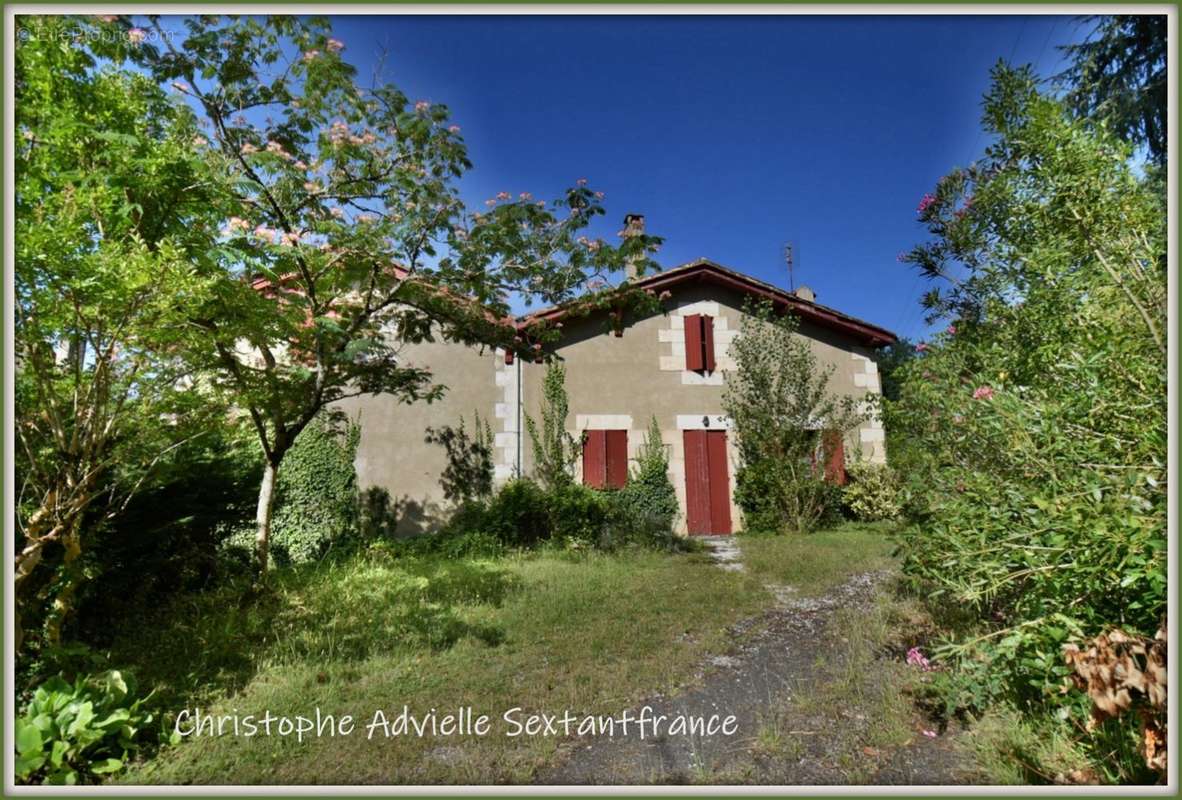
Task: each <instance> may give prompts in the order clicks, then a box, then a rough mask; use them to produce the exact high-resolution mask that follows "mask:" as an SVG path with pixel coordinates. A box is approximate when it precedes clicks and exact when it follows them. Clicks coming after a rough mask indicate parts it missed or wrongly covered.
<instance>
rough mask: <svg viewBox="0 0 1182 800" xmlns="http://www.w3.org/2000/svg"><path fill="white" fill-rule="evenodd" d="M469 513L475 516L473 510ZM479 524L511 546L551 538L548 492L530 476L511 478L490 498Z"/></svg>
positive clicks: (485, 531)
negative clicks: (528, 477) (527, 477)
mask: <svg viewBox="0 0 1182 800" xmlns="http://www.w3.org/2000/svg"><path fill="white" fill-rule="evenodd" d="M468 514H470V515H471V518H475V512H474V511H473V510H470V511H469V512H468ZM469 524H471V523H469ZM479 525H480V526H481V527H480V528H478V530H481V531H482V532H484V533H489V534H492V535H493V536H495V537H496V538H497V540H498V541H500V542H502V543H503V544H505V545H507V546H509V547H532V546H533V545H535V544H537V543H538V542H540V541H542V540H544V539H548V538H550V509H549V503H548V502H547V497H546V493H545V492H544V491H542V488H541V487H540V486H538V485H537V484H536V483H534V482H533V481H531V480H527V479H524V478H522V479H518V480H512V481H509V482H508V483H506V484H505V485H504V486H502V487H501V490H500V491H499V492H497V494H496V495H495V496H494V497H493V499H492V500H491V501H490V502H489V504H488V507H487V508H486V509H485V510H484V512H483V514H481V519H480V520H479Z"/></svg>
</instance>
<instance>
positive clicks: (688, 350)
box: [685, 314, 705, 372]
mask: <svg viewBox="0 0 1182 800" xmlns="http://www.w3.org/2000/svg"><path fill="white" fill-rule="evenodd" d="M703 355H704V352H703V348H702V316H701V315H700V314H690V315H689V316H687V317H686V318H685V368H686V369H688V370H690V371H691V372H698V371H700V370H702V369H703V368H704V367H705V361H704V359H703Z"/></svg>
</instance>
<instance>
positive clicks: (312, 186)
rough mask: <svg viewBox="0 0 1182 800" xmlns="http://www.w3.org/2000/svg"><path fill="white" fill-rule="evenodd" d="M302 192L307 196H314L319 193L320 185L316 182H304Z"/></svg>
mask: <svg viewBox="0 0 1182 800" xmlns="http://www.w3.org/2000/svg"><path fill="white" fill-rule="evenodd" d="M304 191H305V192H308V193H309V194H316V193H317V192H319V191H320V184H319V183H317V182H316V181H304Z"/></svg>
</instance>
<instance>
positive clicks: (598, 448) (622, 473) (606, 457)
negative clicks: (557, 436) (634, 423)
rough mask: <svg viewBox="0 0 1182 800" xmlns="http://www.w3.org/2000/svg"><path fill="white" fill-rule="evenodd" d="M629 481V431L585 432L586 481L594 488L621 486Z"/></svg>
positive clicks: (584, 472)
mask: <svg viewBox="0 0 1182 800" xmlns="http://www.w3.org/2000/svg"><path fill="white" fill-rule="evenodd" d="M627 482H628V431H604V430H596V431H585V432H584V434H583V483H584V484H585V485H587V486H590V487H591V488H592V489H622V488H624V484H625V483H627Z"/></svg>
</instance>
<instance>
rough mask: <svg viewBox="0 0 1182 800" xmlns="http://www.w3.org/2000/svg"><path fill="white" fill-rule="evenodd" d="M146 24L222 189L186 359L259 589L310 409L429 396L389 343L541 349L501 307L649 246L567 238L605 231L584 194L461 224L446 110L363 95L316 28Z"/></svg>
mask: <svg viewBox="0 0 1182 800" xmlns="http://www.w3.org/2000/svg"><path fill="white" fill-rule="evenodd" d="M117 24H121V25H126V24H127V23H126V21H122V20H121V21H119V22H118V23H117ZM149 25H150V27H151V29H152V30H153V31H154V32H155V33H156V37H155V38H158V39H159V40H160V41H161V43H162V47H160V48H157V47H155V46H154V45H149V44H148V43H145V44H144V45H143V47H142V48H141V49H140V51H139V53H140V59H141V62H142V63H143V64H144V66H145V67H146V68H147V69H149V70H151V72H152V74H153V75H154V76H155V77H156V78H157V79H158V81H160V82H161V83H169V84H171V85H172V87H173V88H174V89H175V91H176V92H177V93H178V94H179V96H181V97H183V98H185V99H186V100H187V101H188V102H189V103H190V104H191V105H192V107H193V108H194V109H195V111H196V112H197V114H198V115H199V116H200V117H201V119H202V122H203V123H204V125H205V126H206V127H207V129H208V133H207V138H208V140H209V142H208V147H203V148H202V151H203V154H204V157H205V158H206V159H207V160H208V162H209V164H210V166H211V169H212V171H213V172H214V173H215V174H219V175H223V176H225V177H224V180H223V181H222V182H221V185H220V189H221V194H220V196H219V198H218V204H217V210H218V212H219V214H220V215H221V217H222V219H223V220H224V227H223V229H222V233H221V236H220V238H219V239H218V240H217V242H216V243H213V242H211V245H210V246H211V250H212V252H214V253H215V254H216V257H217V259H216V262H217V263H216V266H215V269H213V270H212V271H211V272H210V274H209V276H208V277H209V280H210V282H211V286H210V290H209V292H208V293H207V295H206V299H205V302H204V303H203V304H201V306H200V307H198V308H194V309H193V313H192V319H193V322H194V325H196V326H197V327H198V328H199V329H200V330H201V331H202V333H203V338H202V339H201V340H200V341H196V340H195V342H194V345H195V346H194V348H193V350H192V351H191V353H190V356H189V357H190V358H192V359H193V360H194V361H195V362H196V363H198V364H200V365H201V366H202V367H204V368H205V369H207V370H209V371H210V373H211V374H213V375H215V376H216V379H215V382H216V385H217V386H218V387H219V388H221V389H224V390H225V391H226V392H227V393H228V394H229V396H230V397H231V398H232V399H233V402H234V403H235V404H236V405H237V406H239V407H241V408H243V409H245V410H246V412H247V413H248V414H249V417H250V420H251V423H252V425H253V427H254V429H255V432H256V434H257V436H258V438H259V443H260V445H261V447H262V450H263V453H264V461H265V464H264V468H263V475H262V481H261V485H260V489H259V501H258V509H257V513H256V555H257V560H258V568H259V571H260V575H261V576H264V577H265V575H266V570H267V565H268V548H269V541H270V526H271V516H272V505H273V497H274V487H275V481H276V475H277V473H278V471H279V469H280V466H281V465H282V463H283V459H284V457H285V455H286V454H287V453H288V451H289V450H290V448H291V446H292V443H293V442H294V441H295V439H296V437H297V436H298V435H299V433H300V431H302V430H303V429H304V428H305V427H306V426H307V425H308V424H309V423H310V422H311V421H312V419H314V418H315V417H316V415H317V414H319V413H320V411H321V410H322V409H324V408H325V407H327V406H329V405H331V404H332V403H334V402H336V401H338V400H341V399H343V398H346V397H351V396H355V395H358V394H376V393H389V394H391V395H393V396H395V397H398V398H400V399H402V400H404V401H406V402H413V401H416V400H423V399H426V400H431V399H433V398H435V397H438V396H439V394H440V393H441V392H442V391H443V387H440V386H437V385H434V384H433V383H432V376H431V373H430V370H429V367H427V366H415V365H411V364H409V363H404V362H403V361H402V360H400V359H399V357H398V349H399V346H400V345H401V344H405V343H413V342H417V341H422V340H425V339H431V338H434V337H443V338H445V339H448V340H454V341H460V342H466V343H481V344H498V345H504V346H509V347H513V348H520V349H523V350H527V349H530V348H531V347H538V348H540V347H541V342H542V340H543V339H544V338H545V336H546V335H548V334H547V331H545V330H542V329H539V330H537V331H532V332H531V331H527V332H525V333H519V332H518V331H517V330H516V328H515V327H514V326H513V325H512V324H511V320H510V318H509V316H508V298H509V296H510V295H511V294H514V293H515V294H517V295H519V296H523V297H526V298H537V299H541V300H543V301H545V302H549V303H555V302H561V301H564V300H566V299H569V298H571V297H573V296H574V295H575V294H576V292H577V290H578V289H579V288H580V287H582V286H583V285H584V284H585V283H586V282H587V281H588V280H594V279H601V278H602V277H603V276H605V275H607V273H609V272H611V271H615V270H622V269H623V267H624V265H625V263H627V262H632V263H633V264H635V265H636V266H637V267H638V268H639V269H640V270H641V271H643V270H644V269H646V268H649V267H651V266H653V262H652V261H651V260H649V259H648V254H649V253H650V252H652V251H653V250H654V249H655V247H656V246H657V244H658V242H659V240H658V239H656V238H655V237H651V236H645V235H639V236H632V237H629V238H626V239H625V240H624V241H623V242H622V243H621V244H620V245H619V246H618V247H614V246H610V245H607V244H606V243H604V242H602V241H601V240H592V239H589V238H587V237H586V236H581V235H580V233H579V232H580V231H581V230H582V229H584V228H585V227H586V226H587V225H588V224H589V223H590V222H591V220H592V219H593V218H594V217H596V216H598V215H600V214H602V213H603V207H602V205H601V203H600V200H601V198H602V194H601V193H597V192H593V191H592V190H591V189H590V188H588V187H587V186H586V185H585V182H584V181H579V182H578V185H576V186H574V187H572V188H570V189H569V190H567V191H566V192H565V193H564V195H563V196H562V197H561V198H560V199H558V200H556V201H554V202H552V203H550V204H546V203H544V202H541V201H536V200H534V199H533V198H532V196H530V194H529V193H527V192H522V193H520V194H518V195H517V196H516V198H514V197H511V196H510V195H509V193H508V192H501V193H500V194H498V195H497V197H496V198H493V199H490V200H489V201H488V202H487V203H486V205H487V208H486V209H485V210H483V211H481V212H478V213H472V212H469V211H468V210H467V209H466V207H465V206H464V204H463V202H462V201H461V200H460V197H459V194H458V190H457V189H456V186H455V182H456V180H457V179H458V178H459V177H460V176H461V175H462V174H463V173H464V171H465V170H467V169H468V168H469V166H470V163H469V161H468V157H467V152H466V149H465V147H464V143H463V139H462V138H461V135H460V128H459V127H458V126H457V125H454V124H450V123H449V119H448V117H449V112H448V109H447V107H446V106H444V105H441V104H437V103H433V102H430V101H427V100H417V101H414V102H412V101H411V100H410V99H409V98H408V97H407V96H406V95H405V94H403V93H402V92H401V91H400V90H399V89H398V88H397V87H395V86H394V85H392V84H390V83H385V82H382V80H381V78H380V76H375V82H374V85H373V86H372V87H370V88H364V87H362V86H361V85H360V84H359V83H358V81H357V80H356V74H355V69H354V68H353V67H352V66H351V65H349V64H348V63H347V62H346V61H345V60H344V58H343V57H342V52H343V50H344V48H345V45H344V43H342V42H341V41H339V40H337V39H335V38H333V37H332V35H331V31H330V29H329V26H328V23H327V21H326V20H324V19H320V18H314V19H304V18H299V19H297V18H293V17H283V16H270V17H266V18H265V19H258V18H237V17H225V18H223V17H211V16H200V17H187V18H185V19H184V21H183V23H182V25H183V29H184V30H183V33H184V34H185V36H186V38H184V40H183V41H180V42H179V43H178V42H177V41H176V40H177V39H179V38H180V34H181V33H182V32H181V31H168V30H166V29H165V28H164V26H163V23H162V21H161V19H160V18H159V17H150V18H149ZM606 296H607V295H606V294H605V295H604V297H605V298H606ZM604 301H605V302H608V301H607V300H606V299H605V300H604ZM619 301H620V302H623V300H622V299H621V300H619ZM612 302H615V301H614V300H613V301H612ZM549 335H552V332H551V333H550V334H549Z"/></svg>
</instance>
